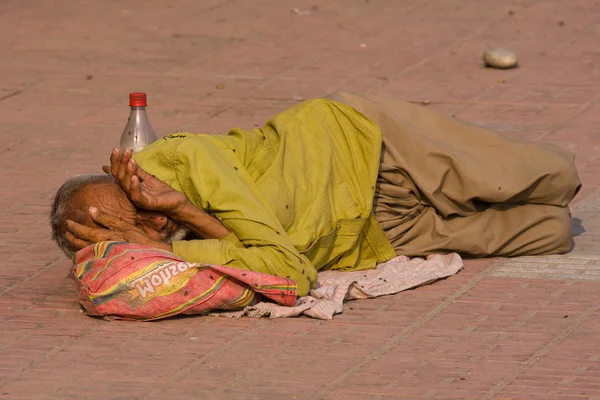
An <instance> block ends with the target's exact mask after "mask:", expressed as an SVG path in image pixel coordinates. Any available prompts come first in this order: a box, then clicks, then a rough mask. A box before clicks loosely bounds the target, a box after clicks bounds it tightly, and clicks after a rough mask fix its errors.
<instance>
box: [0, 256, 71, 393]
mask: <svg viewBox="0 0 600 400" xmlns="http://www.w3.org/2000/svg"><path fill="white" fill-rule="evenodd" d="M61 260H62V256H59V257H57V258H55V259H54V260H53V261H50V262H48V263H47V264H46V265H44V266H43V267H42V268H40V269H38V270H37V271H36V272H34V273H33V274H31V275H29V276H28V277H26V278H23V279H22V280H20V281H19V282H16V283H13V284H12V285H10V286H9V287H7V288H4V289H2V290H1V291H0V297H2V296H4V295H5V294H6V293H9V292H11V291H12V290H14V289H16V288H18V287H20V286H21V285H23V284H25V283H27V282H29V281H30V280H32V279H34V278H36V277H37V276H39V275H41V274H43V273H44V272H46V271H48V270H49V269H50V268H52V267H54V266H55V265H56V264H57V263H58V262H59V261H61ZM0 386H1V385H0Z"/></svg>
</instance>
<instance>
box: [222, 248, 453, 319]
mask: <svg viewBox="0 0 600 400" xmlns="http://www.w3.org/2000/svg"><path fill="white" fill-rule="evenodd" d="M463 265H464V264H463V261H462V259H461V258H460V256H459V255H458V254H456V253H451V254H445V255H438V254H436V255H431V256H429V257H427V259H423V258H412V259H410V258H408V257H405V256H398V257H395V258H392V259H391V260H389V261H387V262H385V263H382V264H379V265H378V266H377V268H375V269H372V270H366V271H352V272H344V271H323V272H320V273H319V281H318V283H317V285H316V286H315V288H314V289H313V290H311V291H310V294H309V295H308V296H304V297H300V298H298V300H296V305H295V306H294V307H284V306H280V305H278V304H275V303H267V302H261V303H258V304H255V305H253V306H248V307H246V308H244V309H243V310H241V311H226V312H219V313H212V314H211V315H218V316H224V317H229V318H240V317H243V316H248V317H255V318H259V317H269V318H288V317H297V316H300V315H306V316H309V317H312V318H317V319H325V320H327V319H333V316H334V315H335V314H340V313H341V312H342V311H343V310H344V301H346V300H354V299H367V298H374V297H379V296H384V295H389V294H394V293H398V292H401V291H403V290H406V289H411V288H414V287H417V286H421V285H425V284H428V283H431V282H434V281H436V280H438V279H442V278H446V277H448V276H451V275H454V274H456V273H457V272H458V271H460V270H461V269H462V268H463Z"/></svg>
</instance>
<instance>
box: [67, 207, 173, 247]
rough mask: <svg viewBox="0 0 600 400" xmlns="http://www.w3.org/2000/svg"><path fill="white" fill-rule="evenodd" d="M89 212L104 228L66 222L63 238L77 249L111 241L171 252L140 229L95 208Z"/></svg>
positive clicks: (91, 208)
mask: <svg viewBox="0 0 600 400" xmlns="http://www.w3.org/2000/svg"><path fill="white" fill-rule="evenodd" d="M89 212H90V216H91V217H92V220H94V222H95V223H97V224H98V225H101V226H103V227H104V228H90V227H88V226H85V225H81V224H78V223H77V222H75V221H71V220H67V232H66V234H65V236H66V237H67V240H68V241H69V242H70V243H71V244H72V245H74V246H76V247H77V248H78V249H82V248H84V247H86V246H88V245H90V244H93V243H98V242H103V241H107V240H113V241H118V242H129V243H136V244H141V245H144V246H148V247H153V248H156V249H161V250H166V251H173V248H172V246H171V245H170V244H168V243H165V242H163V241H162V240H155V239H152V238H151V237H149V236H148V235H147V234H146V232H144V231H143V230H142V229H140V228H138V227H137V226H135V225H133V224H130V223H129V222H126V221H124V220H123V219H121V218H119V217H115V216H113V215H109V214H106V213H105V212H104V211H101V210H99V209H98V208H96V207H90V209H89Z"/></svg>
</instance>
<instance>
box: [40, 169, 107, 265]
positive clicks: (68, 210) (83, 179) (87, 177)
mask: <svg viewBox="0 0 600 400" xmlns="http://www.w3.org/2000/svg"><path fill="white" fill-rule="evenodd" d="M110 182H114V178H113V177H112V176H110V175H96V174H80V175H75V176H73V177H71V178H69V179H68V180H67V181H66V182H65V183H64V184H63V185H62V186H61V187H60V188H59V189H58V191H57V192H56V196H54V201H53V202H52V209H51V211H50V227H51V228H52V239H53V240H54V241H55V242H56V244H57V245H58V247H60V249H61V250H62V251H63V253H65V255H66V256H67V257H69V258H72V257H73V255H74V254H75V253H76V252H77V251H78V250H79V249H78V248H76V247H75V246H73V245H72V244H71V243H70V242H69V241H68V240H67V237H66V236H65V233H66V232H67V220H68V219H73V220H76V219H78V218H77V211H78V210H74V209H73V207H72V204H71V203H72V201H73V199H74V198H75V195H77V194H78V193H79V192H80V191H81V190H82V189H83V188H85V187H86V186H88V185H95V184H100V183H110Z"/></svg>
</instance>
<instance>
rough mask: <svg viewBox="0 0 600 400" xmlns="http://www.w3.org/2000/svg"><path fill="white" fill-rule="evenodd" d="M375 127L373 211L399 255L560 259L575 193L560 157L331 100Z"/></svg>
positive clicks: (404, 109) (438, 120) (411, 113)
mask: <svg viewBox="0 0 600 400" xmlns="http://www.w3.org/2000/svg"><path fill="white" fill-rule="evenodd" d="M333 99H334V100H337V101H341V102H343V103H345V104H349V105H350V106H352V107H354V108H356V109H357V110H358V111H360V112H362V113H364V114H365V115H366V116H368V117H369V118H370V119H372V120H373V121H374V122H375V123H377V124H378V125H379V126H380V127H381V129H382V131H383V135H384V147H383V151H382V159H381V165H380V171H379V178H378V184H377V190H376V195H375V199H374V207H373V211H374V212H375V215H376V217H377V221H378V222H379V223H380V225H381V226H382V228H383V229H384V231H385V233H386V236H387V237H388V239H389V240H390V241H391V242H392V245H393V246H394V248H395V250H396V252H397V254H403V255H426V254H431V253H439V252H449V251H456V252H459V253H461V254H464V255H469V256H477V257H482V256H500V255H502V256H517V255H533V254H551V253H564V252H567V251H569V249H570V248H571V242H572V232H571V229H572V228H571V219H570V214H569V210H568V208H567V205H568V203H569V202H570V201H571V200H572V198H573V196H574V195H575V194H576V193H577V191H578V190H579V187H580V186H581V183H580V181H579V177H578V174H577V170H576V169H575V166H574V164H573V156H572V155H571V154H569V153H568V152H566V151H564V150H562V149H560V148H558V147H555V146H552V145H547V144H542V143H532V142H527V141H524V140H520V139H518V138H511V137H507V136H504V135H502V134H501V133H498V132H495V131H492V130H489V129H485V128H482V127H479V126H475V125H472V124H468V123H465V122H461V121H459V120H455V119H453V118H448V117H445V116H443V115H440V114H437V113H434V112H431V111H429V110H426V109H425V108H424V107H418V106H415V105H412V104H409V103H405V102H400V101H395V100H391V99H381V98H375V99H369V100H367V99H362V98H360V97H357V96H352V95H346V94H342V95H338V96H334V97H333Z"/></svg>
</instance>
